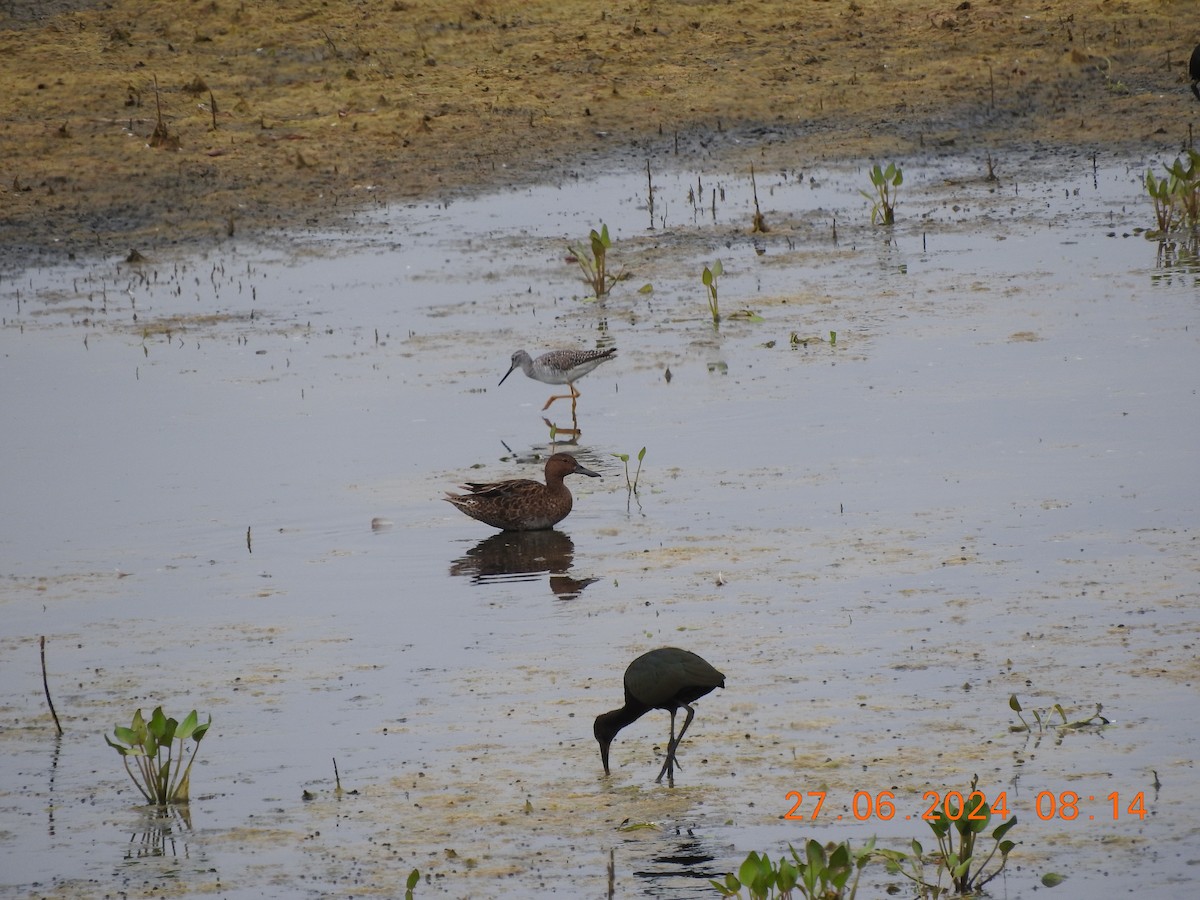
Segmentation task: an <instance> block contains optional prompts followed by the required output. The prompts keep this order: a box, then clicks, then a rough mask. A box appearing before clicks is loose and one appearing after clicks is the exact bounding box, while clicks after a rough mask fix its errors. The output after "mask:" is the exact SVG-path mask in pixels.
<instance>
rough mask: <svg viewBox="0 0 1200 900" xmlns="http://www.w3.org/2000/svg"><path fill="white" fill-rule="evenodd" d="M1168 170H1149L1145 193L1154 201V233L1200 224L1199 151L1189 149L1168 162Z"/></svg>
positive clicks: (1161, 234) (1164, 232)
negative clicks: (1157, 175) (1159, 173)
mask: <svg viewBox="0 0 1200 900" xmlns="http://www.w3.org/2000/svg"><path fill="white" fill-rule="evenodd" d="M1164 168H1165V169H1166V174H1165V175H1164V176H1163V177H1161V178H1155V177H1154V173H1153V172H1152V171H1150V170H1149V169H1147V170H1146V178H1145V182H1144V183H1145V185H1146V193H1147V195H1149V197H1150V201H1151V202H1152V203H1153V204H1154V221H1155V226H1156V227H1155V231H1154V232H1152V236H1154V237H1162V236H1163V235H1165V234H1167V233H1169V232H1171V231H1175V230H1176V229H1179V228H1183V227H1186V228H1188V229H1191V230H1193V231H1194V230H1195V229H1196V228H1198V227H1200V151H1196V150H1192V149H1189V150H1188V151H1187V154H1186V156H1179V157H1176V158H1175V160H1174V161H1173V162H1171V163H1170V164H1169V165H1165V166H1164Z"/></svg>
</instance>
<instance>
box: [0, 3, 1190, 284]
mask: <svg viewBox="0 0 1200 900" xmlns="http://www.w3.org/2000/svg"><path fill="white" fill-rule="evenodd" d="M956 6H957V7H958V8H956ZM1182 9H1183V6H1182V4H1180V3H1167V4H1163V3H1150V2H1130V3H1124V4H1120V5H1109V4H1104V5H1101V6H1096V5H1095V4H1085V3H1065V4H1057V5H1056V6H1055V7H1054V9H1052V10H1051V9H1047V8H1043V7H1028V8H1027V7H1026V6H1025V5H1023V4H1019V3H1014V2H996V3H973V4H958V5H954V4H946V5H944V6H942V7H929V6H928V5H926V4H920V3H911V2H908V3H901V4H894V3H878V2H872V0H861V2H858V0H855V2H850V3H846V4H843V3H815V4H806V5H805V6H804V7H803V9H798V8H795V7H794V6H793V5H791V4H788V3H785V2H782V0H780V2H767V3H757V4H749V3H734V4H722V5H711V6H710V5H702V4H691V3H682V4H660V3H640V4H629V5H626V6H622V7H620V8H618V9H610V10H604V11H594V10H593V8H591V7H587V6H585V5H584V4H580V3H544V4H543V3H533V4H526V3H500V2H491V3H489V2H481V3H460V4H454V5H452V6H447V5H446V4H441V3H435V2H432V0H411V2H380V3H364V4H356V5H354V6H353V7H345V8H343V7H330V6H327V5H325V4H321V3H318V2H315V0H314V2H304V3H300V4H287V5H286V6H284V5H282V4H261V5H257V6H256V7H255V8H253V9H251V8H247V7H244V6H238V5H228V6H226V5H223V4H216V3H211V4H187V5H184V6H182V7H175V6H170V7H168V6H162V7H158V6H152V7H150V8H142V7H140V6H138V5H136V4H133V3H130V2H125V0H121V2H114V3H112V4H108V5H106V6H105V7H103V8H100V7H98V6H93V5H91V4H66V3H63V4H51V5H48V7H47V6H45V5H42V6H39V7H37V8H36V9H35V8H34V7H31V6H27V7H22V8H19V9H18V8H10V9H9V10H8V11H7V12H5V13H3V14H0V16H3V18H0V28H3V30H2V31H0V85H3V88H4V90H5V93H6V94H7V95H8V97H9V100H10V102H9V107H10V110H9V113H8V114H7V115H6V118H7V119H8V122H7V124H6V126H5V128H4V129H3V130H2V131H0V158H2V159H3V160H4V162H3V165H2V166H0V185H3V187H2V189H0V190H2V191H3V194H4V211H3V216H2V217H0V265H3V267H4V268H6V269H10V270H11V269H13V268H21V267H24V266H26V265H52V264H54V263H55V262H57V261H62V260H65V259H68V258H71V257H73V256H76V255H81V254H95V255H100V256H106V257H111V256H124V255H126V254H128V253H129V251H130V250H131V249H137V250H139V252H141V253H143V254H160V253H163V252H166V251H169V250H172V249H174V250H178V249H184V250H186V249H188V248H193V249H199V248H203V247H206V246H214V245H218V244H220V243H221V242H224V241H228V240H231V239H236V238H241V237H247V236H250V237H254V238H256V239H262V238H264V237H268V236H269V235H271V234H281V233H283V232H287V231H295V230H299V231H306V230H312V229H317V230H330V229H339V228H341V227H345V226H348V225H351V224H352V223H353V222H354V220H355V215H356V213H357V212H358V211H359V210H361V209H363V208H365V207H371V206H376V205H380V204H385V203H395V202H404V201H411V200H417V199H424V198H448V197H452V196H454V195H456V194H458V193H460V192H463V191H476V190H480V189H487V188H494V187H500V186H504V185H506V184H532V183H536V182H539V181H543V180H546V179H552V178H558V177H563V176H564V174H568V173H571V172H574V171H577V170H579V169H584V168H586V167H593V166H602V167H606V168H615V167H619V166H623V165H625V164H626V163H628V165H630V166H636V167H638V168H641V167H644V166H645V164H646V162H647V160H648V159H649V160H651V162H652V164H653V165H664V166H665V165H669V164H670V163H671V161H672V160H678V161H679V162H680V163H686V164H689V165H693V166H695V165H696V164H697V163H698V162H700V161H702V160H703V159H705V158H708V157H712V158H721V159H722V160H724V161H725V163H726V164H727V165H734V166H737V165H743V164H744V165H746V166H748V165H749V164H750V163H755V164H757V165H760V166H763V167H787V168H801V169H802V168H804V167H806V166H810V165H813V164H817V163H821V162H828V161H830V160H833V159H843V160H844V159H854V158H879V159H895V160H898V161H904V162H911V161H913V158H914V156H921V155H924V154H925V153H927V152H931V151H935V150H937V149H939V148H940V149H945V148H953V149H954V150H955V151H956V152H966V153H970V152H978V153H979V155H980V157H981V159H982V158H983V157H984V156H985V155H986V154H988V153H990V154H992V155H993V156H995V157H996V158H997V159H998V160H1000V161H1001V163H1002V162H1003V157H1004V154H1005V153H1006V151H1017V150H1021V151H1025V150H1028V149H1029V148H1030V147H1034V148H1036V147H1038V146H1046V147H1056V148H1060V149H1062V148H1067V147H1074V148H1081V149H1084V150H1088V149H1100V148H1109V149H1111V148H1117V147H1123V148H1128V149H1130V150H1133V151H1137V152H1140V153H1146V152H1158V151H1160V150H1161V151H1162V152H1163V153H1164V154H1173V153H1175V152H1177V151H1178V149H1179V148H1180V147H1181V146H1182V145H1183V144H1185V143H1186V142H1187V141H1188V140H1189V123H1190V122H1191V121H1192V120H1193V119H1194V118H1195V117H1196V115H1197V114H1200V104H1197V103H1195V101H1194V100H1193V99H1192V98H1191V95H1190V93H1189V92H1188V90H1187V85H1186V79H1185V71H1184V69H1185V66H1186V58H1187V53H1188V52H1189V50H1190V44H1189V45H1188V46H1182V45H1180V44H1179V42H1180V40H1181V38H1180V35H1179V34H1178V27H1177V24H1176V19H1175V16H1173V15H1172V13H1173V10H1174V11H1182ZM51 13H52V14H51ZM156 85H157V87H156ZM156 133H157V136H156Z"/></svg>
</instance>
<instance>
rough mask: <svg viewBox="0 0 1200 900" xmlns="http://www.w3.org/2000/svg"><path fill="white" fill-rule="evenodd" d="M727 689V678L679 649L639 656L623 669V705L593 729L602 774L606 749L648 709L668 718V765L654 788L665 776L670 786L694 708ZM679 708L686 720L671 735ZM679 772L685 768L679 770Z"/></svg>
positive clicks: (603, 718) (609, 713)
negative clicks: (663, 712) (662, 712)
mask: <svg viewBox="0 0 1200 900" xmlns="http://www.w3.org/2000/svg"><path fill="white" fill-rule="evenodd" d="M723 687H725V676H724V675H722V674H721V673H720V672H718V671H717V670H716V669H714V668H713V667H712V666H711V665H709V664H708V663H707V662H706V661H705V660H703V659H701V658H700V657H699V656H697V655H696V654H695V653H692V652H691V651H689V650H680V649H679V648H678V647H660V648H659V649H657V650H651V651H650V652H649V653H643V654H642V655H641V656H639V657H638V658H637V659H635V660H634V661H633V662H631V663H630V664H629V668H628V669H626V670H625V705H624V706H622V707H621V708H620V709H614V710H612V711H611V712H606V713H604V714H603V715H599V716H597V717H596V726H595V728H594V731H595V734H596V740H597V741H598V742H599V743H600V762H602V763H603V764H604V774H605V775H608V774H609V770H608V749H609V747H611V746H612V742H613V738H615V737H616V736H617V732H619V731H620V730H621V729H622V728H624V727H625V726H626V725H632V724H633V723H634V722H636V721H637V720H638V719H640V718H641V717H642V716H644V715H645V714H646V713H648V712H650V710H652V709H665V710H666V711H667V712H669V713H670V714H671V738H670V740H669V741H668V742H667V761H666V762H664V763H663V767H662V771H660V772H659V773H658V777H657V778H656V779H654V780H655V782H656V783H658V782H661V781H662V780H663V776H664V775H666V776H667V784H669V785H671V784H674V781H675V777H674V776H675V766H676V765H678V763H677V762H676V760H675V751H676V750H678V749H679V742H680V741H682V740H683V735H684V734H685V733H686V732H687V730H688V726H689V725H691V724H692V717H693V716H694V715H696V711H695V710H694V709H692V706H691V705H692V704H693V703H695V702H696V701H697V700H699V699H700V698H701V697H703V696H704V695H705V694H708V693H709V692H711V691H712V689H713V688H723ZM680 707H683V708H684V709H686V710H687V718H686V719H684V720H683V727H682V728H681V729H679V736H678V737H676V735H675V713H676V712H677V711H678V710H679V708H680ZM679 768H681V769H682V768H683V767H682V766H679Z"/></svg>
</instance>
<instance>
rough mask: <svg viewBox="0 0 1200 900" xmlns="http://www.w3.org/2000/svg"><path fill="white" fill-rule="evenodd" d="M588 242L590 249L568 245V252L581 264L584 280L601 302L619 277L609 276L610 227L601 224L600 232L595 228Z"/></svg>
mask: <svg viewBox="0 0 1200 900" xmlns="http://www.w3.org/2000/svg"><path fill="white" fill-rule="evenodd" d="M588 242H589V246H588V247H583V246H580V245H578V244H568V245H567V250H568V252H569V253H570V254H571V255H572V256H573V257H575V261H576V262H577V263H579V268H580V269H581V270H582V271H583V280H584V281H585V282H587V285H588V287H590V288H591V289H592V291H593V292H594V293H595V295H596V299H597V300H599V299H600V298H601V297H603V296H604V295H605V294H607V293H608V292H609V289H610V288H612V286H613V285H614V284H615V283H616V282H617V276H612V275H609V274H608V250H609V248H610V247H611V246H612V239H611V238H610V237H609V236H608V226H607V225H605V224H603V223H601V225H600V230H599V231H597V230H596V229H595V228H593V229H592V231H591V233H590V234H589V235H588Z"/></svg>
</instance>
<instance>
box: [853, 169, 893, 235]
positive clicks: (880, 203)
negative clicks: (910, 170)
mask: <svg viewBox="0 0 1200 900" xmlns="http://www.w3.org/2000/svg"><path fill="white" fill-rule="evenodd" d="M870 175H871V186H872V187H873V188H874V193H867V192H866V191H864V190H860V191H859V193H860V194H862V195H863V196H864V197H866V198H867V199H868V200H870V201H871V224H872V225H876V224H879V223H882V224H884V225H894V224H896V194H897V193H898V192H899V189H900V185H901V184H903V183H904V172H903V171H902V170H901V169H900V167H899V166H898V165H896V164H895V163H888V167H887V168H886V169H884V168H881V167H880V165H879V163H876V164H875V165H874V166H873V167H872V168H871V172H870Z"/></svg>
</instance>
